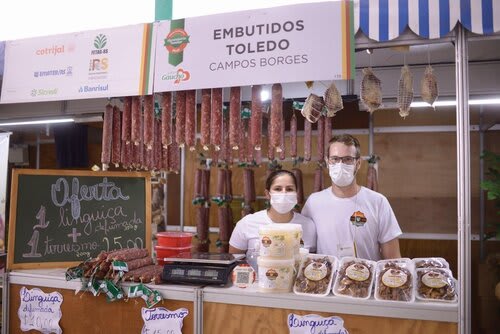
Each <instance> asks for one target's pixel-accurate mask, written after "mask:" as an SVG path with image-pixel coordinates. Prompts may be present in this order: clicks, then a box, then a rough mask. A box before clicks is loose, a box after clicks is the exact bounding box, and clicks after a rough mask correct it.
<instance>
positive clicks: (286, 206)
mask: <svg viewBox="0 0 500 334" xmlns="http://www.w3.org/2000/svg"><path fill="white" fill-rule="evenodd" d="M269 194H270V195H271V206H272V207H273V209H274V210H276V211H277V212H278V213H281V214H284V213H287V212H290V211H291V210H292V209H293V208H294V207H295V205H297V193H269Z"/></svg>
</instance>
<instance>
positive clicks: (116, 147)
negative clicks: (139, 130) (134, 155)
mask: <svg viewBox="0 0 500 334" xmlns="http://www.w3.org/2000/svg"><path fill="white" fill-rule="evenodd" d="M120 131H121V111H120V109H118V107H117V106H114V107H113V140H112V148H113V149H112V151H111V162H112V163H113V164H114V165H115V167H119V166H120V154H121V146H122V139H121V133H120Z"/></svg>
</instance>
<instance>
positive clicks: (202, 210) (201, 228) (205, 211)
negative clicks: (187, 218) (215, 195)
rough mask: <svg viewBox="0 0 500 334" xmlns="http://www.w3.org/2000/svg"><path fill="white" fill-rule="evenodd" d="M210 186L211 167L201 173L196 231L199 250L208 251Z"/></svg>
mask: <svg viewBox="0 0 500 334" xmlns="http://www.w3.org/2000/svg"><path fill="white" fill-rule="evenodd" d="M209 188H210V169H204V170H202V175H201V196H202V198H203V199H204V200H202V202H201V204H202V205H200V206H199V207H197V208H196V233H197V236H198V247H197V248H198V252H208V250H209V239H208V233H209V226H210V224H209V218H210V215H209V214H210V207H209V202H208V198H209Z"/></svg>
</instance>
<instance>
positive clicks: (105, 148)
mask: <svg viewBox="0 0 500 334" xmlns="http://www.w3.org/2000/svg"><path fill="white" fill-rule="evenodd" d="M112 141H113V106H112V105H111V104H108V105H106V110H105V111H104V123H103V127H102V151H101V163H102V169H103V170H107V169H108V167H109V163H110V162H111V144H112Z"/></svg>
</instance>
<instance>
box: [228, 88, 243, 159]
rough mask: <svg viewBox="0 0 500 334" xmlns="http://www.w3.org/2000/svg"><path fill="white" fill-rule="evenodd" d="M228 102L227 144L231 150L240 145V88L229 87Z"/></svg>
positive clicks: (236, 148)
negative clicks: (229, 97)
mask: <svg viewBox="0 0 500 334" xmlns="http://www.w3.org/2000/svg"><path fill="white" fill-rule="evenodd" d="M230 95H231V99H230V101H229V143H230V147H231V149H233V150H238V149H239V147H240V145H241V112H240V109H241V88H240V87H231V93H230Z"/></svg>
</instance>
